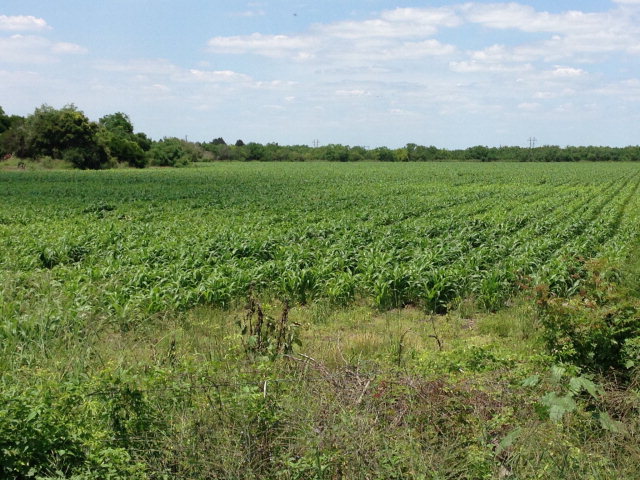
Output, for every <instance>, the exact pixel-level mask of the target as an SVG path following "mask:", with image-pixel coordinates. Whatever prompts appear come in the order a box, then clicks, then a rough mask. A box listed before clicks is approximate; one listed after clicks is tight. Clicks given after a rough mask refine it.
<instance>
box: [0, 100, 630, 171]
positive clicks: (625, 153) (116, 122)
mask: <svg viewBox="0 0 640 480" xmlns="http://www.w3.org/2000/svg"><path fill="white" fill-rule="evenodd" d="M11 156H16V157H19V158H30V159H42V158H47V157H49V158H52V159H60V160H64V161H67V162H69V163H70V164H72V165H73V166H75V167H77V168H81V169H101V168H110V167H115V166H117V165H119V164H124V165H128V166H131V167H136V168H143V167H146V166H148V165H152V166H184V165H187V164H190V163H193V162H207V161H261V162H290V161H295V162H309V161H329V162H361V161H378V162H444V161H472V162H578V161H640V147H639V146H630V147H624V148H614V147H595V146H588V147H564V148H561V147H558V146H553V145H546V146H542V147H537V148H522V147H499V148H496V147H486V146H482V145H478V146H474V147H470V148H467V149H461V150H446V149H440V148H437V147H434V146H429V147H426V146H423V145H417V144H415V143H409V144H407V145H406V146H404V147H401V148H396V149H390V148H387V147H379V148H375V149H367V148H365V147H359V146H354V147H351V146H346V145H338V144H332V145H326V146H320V147H310V146H307V145H288V146H282V145H278V144H277V143H267V144H261V143H257V142H249V143H245V142H243V141H242V140H237V141H236V142H235V143H233V144H228V143H227V142H226V141H225V140H224V139H223V138H220V137H219V138H215V139H214V140H212V141H210V142H188V141H186V140H182V139H179V138H173V137H171V138H163V139H161V140H158V141H154V140H152V139H151V138H149V137H148V136H147V135H146V134H144V133H142V132H135V131H134V127H133V124H132V123H131V120H130V119H129V117H128V115H126V114H124V113H121V112H117V113H112V114H109V115H105V116H104V117H102V118H100V119H99V120H98V121H97V122H94V121H91V120H90V119H89V118H87V116H86V115H85V114H84V113H83V112H82V111H80V110H78V108H77V107H76V106H75V105H73V104H70V105H66V106H64V107H62V108H60V109H56V108H53V107H50V106H48V105H42V106H41V107H38V108H36V109H35V111H34V112H33V113H32V114H30V115H28V116H26V117H21V116H18V115H7V114H6V113H5V112H4V110H3V109H2V107H0V159H2V158H8V157H11Z"/></svg>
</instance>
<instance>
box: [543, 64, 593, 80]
mask: <svg viewBox="0 0 640 480" xmlns="http://www.w3.org/2000/svg"><path fill="white" fill-rule="evenodd" d="M586 73H587V72H585V71H584V70H582V69H581V68H573V67H560V66H556V68H555V69H554V70H553V71H552V72H551V75H552V76H553V77H559V78H575V77H582V76H583V75H586Z"/></svg>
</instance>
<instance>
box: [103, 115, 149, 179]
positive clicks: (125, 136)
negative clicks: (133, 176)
mask: <svg viewBox="0 0 640 480" xmlns="http://www.w3.org/2000/svg"><path fill="white" fill-rule="evenodd" d="M98 123H99V125H100V127H101V131H100V138H101V139H102V140H103V142H104V143H105V144H106V145H107V146H108V147H109V153H110V154H111V156H112V157H114V158H115V159H116V160H117V161H119V162H126V163H128V164H129V166H132V167H137V168H143V167H145V166H146V165H147V157H146V155H145V150H144V149H143V145H144V146H146V144H147V143H148V144H149V145H148V147H147V150H149V148H151V145H150V143H151V141H150V140H149V139H148V138H146V135H144V134H138V135H136V134H134V133H133V124H132V123H131V120H130V119H129V116H128V115H126V114H124V113H120V112H117V113H113V114H110V115H105V116H104V117H102V118H101V119H100V120H99V121H98ZM141 135H142V136H141ZM141 144H142V145H141Z"/></svg>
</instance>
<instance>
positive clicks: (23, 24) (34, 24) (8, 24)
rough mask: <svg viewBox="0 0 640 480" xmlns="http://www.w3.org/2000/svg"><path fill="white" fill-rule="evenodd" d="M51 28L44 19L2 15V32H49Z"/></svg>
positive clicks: (0, 18)
mask: <svg viewBox="0 0 640 480" xmlns="http://www.w3.org/2000/svg"><path fill="white" fill-rule="evenodd" d="M49 28H51V27H49V25H47V22H46V21H45V20H44V19H42V18H37V17H34V16H31V15H15V16H7V15H0V31H8V32H24V31H39V30H47V29H49Z"/></svg>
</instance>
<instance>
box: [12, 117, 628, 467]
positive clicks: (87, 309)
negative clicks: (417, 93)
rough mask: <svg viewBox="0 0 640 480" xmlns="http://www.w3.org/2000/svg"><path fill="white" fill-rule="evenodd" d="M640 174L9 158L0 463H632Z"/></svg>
mask: <svg viewBox="0 0 640 480" xmlns="http://www.w3.org/2000/svg"><path fill="white" fill-rule="evenodd" d="M124 120H127V119H126V118H124V116H119V115H117V116H114V117H109V118H105V120H104V121H103V122H102V123H103V126H102V127H101V128H108V129H109V131H111V132H112V134H113V135H115V136H118V135H121V134H122V136H129V137H127V138H128V139H129V140H127V141H132V142H133V141H135V140H132V137H131V135H133V130H132V128H131V129H130V128H128V127H127V125H126V123H127V122H125V121H124ZM107 143H108V142H107ZM164 143H166V144H167V145H164V146H163V147H161V149H160V150H159V151H158V154H160V153H161V152H162V154H163V155H164V153H167V152H173V151H175V150H176V149H174V148H173V147H176V145H171V144H172V142H164ZM217 144H218V145H223V143H221V142H218V143H217ZM249 145H250V144H247V147H249ZM169 147H171V148H169ZM110 148H111V147H110ZM140 148H142V147H140ZM149 148H150V151H151V150H153V148H154V146H150V147H149ZM156 148H160V147H156ZM234 148H236V147H235V146H234ZM238 148H243V147H238ZM250 148H254V149H256V151H257V147H250ZM185 155H187V156H188V155H190V153H189V150H185V151H183V152H179V154H177V155H176V156H175V158H177V159H180V158H182V157H184V156H185ZM157 158H160V156H158V157H157ZM176 163H177V164H178V163H180V161H178V162H176ZM184 163H188V162H184ZM639 190H640V171H639V170H638V166H637V164H633V163H615V164H614V163H579V164H571V165H569V164H563V163H554V164H542V163H538V164H521V163H508V164H507V163H503V164H498V163H408V164H391V163H382V162H361V163H350V164H334V163H326V162H323V163H306V164H305V163H260V164H247V163H240V162H238V163H210V164H201V165H197V166H191V167H189V168H182V169H178V170H174V169H170V170H169V169H153V170H137V169H126V170H111V171H99V172H90V171H79V170H67V171H62V170H58V171H43V170H34V171H24V172H23V171H15V172H0V239H1V241H2V255H1V256H0V373H1V375H0V477H2V478H5V477H6V478H17V479H27V478H42V479H62V478H73V479H87V480H88V479H103V478H107V479H163V478H193V479H201V478H212V479H213V478H216V479H217V478H229V479H244V478H256V479H257V478H275V479H277V478H282V479H328V478H332V479H333V478H349V479H351V478H363V479H364V478H380V479H390V478H398V479H400V478H413V479H445V478H451V479H453V478H455V479H484V478H486V479H491V478H514V479H534V478H562V479H582V478H594V479H609V478H623V479H632V478H637V465H638V461H639V459H640V442H638V435H640V420H639V419H640V400H639V399H640V395H639V391H638V385H639V383H638V380H639V377H638V375H637V368H638V365H640V326H639V325H640V299H639V297H638V277H637V272H638V271H639V270H640V266H639V265H640V263H639V262H638V261H637V257H636V256H634V253H635V252H637V249H638V244H639V238H638V235H639V234H640V230H639V229H638V225H639V220H640V196H639V195H638V192H639Z"/></svg>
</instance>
